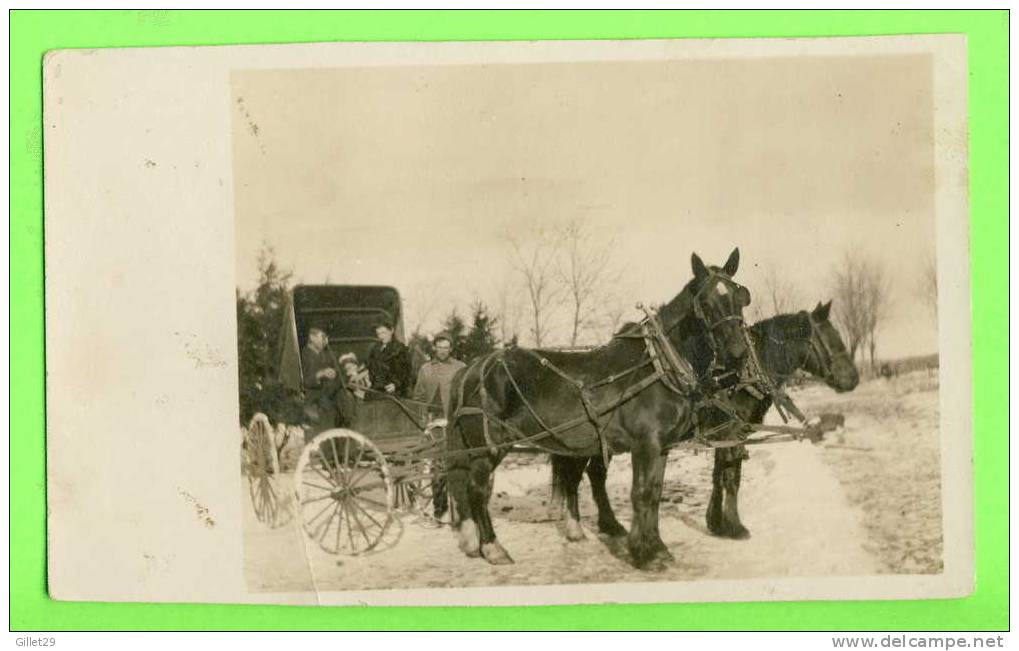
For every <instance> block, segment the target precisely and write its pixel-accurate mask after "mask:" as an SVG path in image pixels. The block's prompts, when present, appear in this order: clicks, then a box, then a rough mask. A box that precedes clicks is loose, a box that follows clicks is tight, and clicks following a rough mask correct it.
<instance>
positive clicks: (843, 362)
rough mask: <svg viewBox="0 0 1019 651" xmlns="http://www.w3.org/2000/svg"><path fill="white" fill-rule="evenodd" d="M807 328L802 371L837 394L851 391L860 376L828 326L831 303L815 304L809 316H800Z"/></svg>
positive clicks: (805, 314) (807, 313) (835, 334)
mask: <svg viewBox="0 0 1019 651" xmlns="http://www.w3.org/2000/svg"><path fill="white" fill-rule="evenodd" d="M800 314H801V316H802V317H805V318H806V319H807V323H808V324H809V327H810V339H809V346H808V348H807V350H806V351H804V352H805V355H806V357H805V359H804V361H803V368H804V369H805V370H806V371H807V372H808V373H810V374H811V375H815V376H817V377H819V378H823V379H824V381H825V383H826V384H827V385H828V386H830V387H831V388H832V389H835V391H837V392H839V393H843V392H845V391H852V390H853V389H855V388H856V385H857V384H859V383H860V375H859V373H858V372H857V370H856V366H855V365H854V364H853V360H852V359H851V358H850V357H849V352H848V351H847V350H846V344H845V342H843V341H842V337H841V336H840V335H839V333H838V330H836V329H835V326H834V325H832V323H831V320H830V319H829V316H830V314H831V301H828V302H827V303H824V304H822V303H818V304H817V306H816V307H815V308H814V309H813V310H811V311H810V312H801V313H800Z"/></svg>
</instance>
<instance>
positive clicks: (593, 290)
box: [555, 217, 620, 346]
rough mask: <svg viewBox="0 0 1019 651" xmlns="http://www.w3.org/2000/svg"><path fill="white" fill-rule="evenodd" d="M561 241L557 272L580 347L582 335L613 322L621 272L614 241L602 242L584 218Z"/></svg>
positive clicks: (563, 233) (563, 231) (569, 225)
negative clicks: (613, 302)
mask: <svg viewBox="0 0 1019 651" xmlns="http://www.w3.org/2000/svg"><path fill="white" fill-rule="evenodd" d="M560 239H561V246H562V252H561V255H559V256H558V257H557V262H556V267H555V270H556V276H557V278H558V280H559V282H560V283H562V286H563V290H564V291H565V293H566V296H567V298H568V299H569V308H570V346H576V345H577V340H578V339H579V338H580V336H581V333H582V332H583V331H585V330H587V329H589V328H591V327H592V326H594V325H596V324H597V322H598V321H599V320H600V318H601V317H606V318H609V319H611V315H609V312H610V311H611V307H610V305H609V304H610V303H611V296H610V294H611V292H612V289H613V287H614V286H615V285H616V284H618V282H619V278H620V273H619V271H618V270H617V269H616V267H615V264H614V261H613V257H612V251H613V248H614V242H613V241H612V240H611V239H599V238H598V237H597V236H596V235H595V233H594V232H593V231H592V230H591V228H590V227H589V225H588V224H587V222H585V221H584V220H583V219H581V218H579V217H577V218H573V219H571V220H570V221H568V222H567V223H566V224H565V225H563V227H562V229H561V238H560Z"/></svg>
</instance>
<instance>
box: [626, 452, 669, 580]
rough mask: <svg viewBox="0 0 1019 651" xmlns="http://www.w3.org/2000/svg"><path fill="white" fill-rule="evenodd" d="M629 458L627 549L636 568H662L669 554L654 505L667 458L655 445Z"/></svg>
mask: <svg viewBox="0 0 1019 651" xmlns="http://www.w3.org/2000/svg"><path fill="white" fill-rule="evenodd" d="M632 458H633V487H632V488H631V490H630V500H631V502H632V503H633V523H632V524H631V525H630V534H629V537H628V538H627V541H626V542H627V547H628V548H629V549H630V556H631V557H632V558H633V564H634V565H635V566H636V567H637V568H645V567H649V565H650V568H649V569H651V568H653V569H662V567H663V566H664V565H665V564H666V563H667V562H668V561H670V560H672V554H671V553H669V550H668V548H667V547H666V546H665V543H664V542H662V538H661V535H660V534H659V533H658V505H659V503H660V502H661V499H662V483H663V481H664V479H665V461H666V458H667V456H666V455H665V454H663V453H662V451H661V450H660V449H659V447H658V446H657V445H650V444H644V445H641V446H636V447H635V448H634V449H633V452H632ZM652 562H653V564H652Z"/></svg>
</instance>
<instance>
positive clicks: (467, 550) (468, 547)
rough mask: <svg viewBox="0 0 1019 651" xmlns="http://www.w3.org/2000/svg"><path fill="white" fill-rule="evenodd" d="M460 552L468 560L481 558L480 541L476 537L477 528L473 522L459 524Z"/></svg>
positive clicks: (466, 521) (467, 521)
mask: <svg viewBox="0 0 1019 651" xmlns="http://www.w3.org/2000/svg"><path fill="white" fill-rule="evenodd" d="M458 535H459V538H460V551H462V552H463V553H464V554H466V555H467V557H468V558H477V557H478V556H481V539H480V538H479V536H478V527H477V525H475V524H474V520H464V521H462V522H461V523H460V531H459V532H458Z"/></svg>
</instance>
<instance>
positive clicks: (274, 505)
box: [244, 414, 294, 528]
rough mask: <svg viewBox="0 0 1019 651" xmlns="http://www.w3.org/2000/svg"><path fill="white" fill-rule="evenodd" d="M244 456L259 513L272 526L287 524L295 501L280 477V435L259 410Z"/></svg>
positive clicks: (250, 427)
mask: <svg viewBox="0 0 1019 651" xmlns="http://www.w3.org/2000/svg"><path fill="white" fill-rule="evenodd" d="M244 457H245V471H246V473H245V474H247V476H248V494H249V495H250V497H251V505H252V506H253V507H254V509H255V517H256V518H258V521H259V522H262V523H264V524H267V525H269V526H270V527H274V528H275V527H280V526H283V525H284V524H286V523H287V522H289V521H290V520H291V518H293V515H294V511H293V501H292V497H291V494H290V491H288V490H285V489H284V488H283V486H282V483H281V480H280V462H279V455H278V454H277V452H276V437H275V436H274V434H273V429H272V426H271V425H270V424H269V419H268V418H267V417H266V416H265V414H255V416H254V417H253V418H252V419H251V423H250V424H248V428H247V430H245V433H244Z"/></svg>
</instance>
